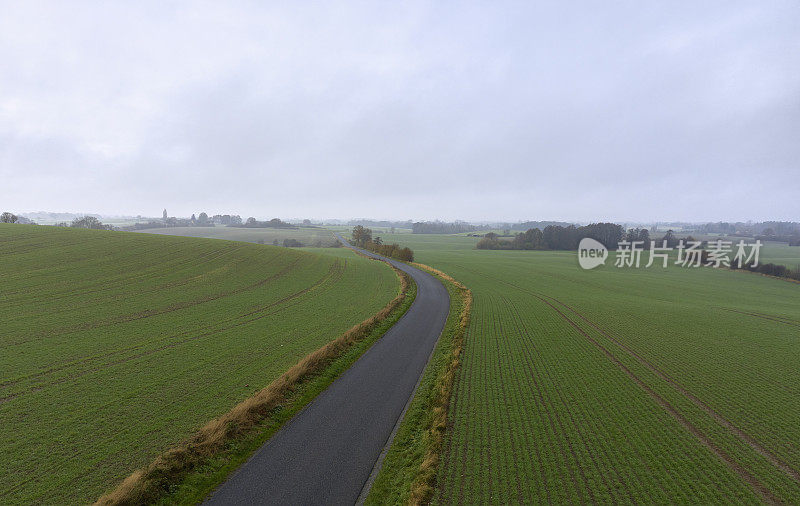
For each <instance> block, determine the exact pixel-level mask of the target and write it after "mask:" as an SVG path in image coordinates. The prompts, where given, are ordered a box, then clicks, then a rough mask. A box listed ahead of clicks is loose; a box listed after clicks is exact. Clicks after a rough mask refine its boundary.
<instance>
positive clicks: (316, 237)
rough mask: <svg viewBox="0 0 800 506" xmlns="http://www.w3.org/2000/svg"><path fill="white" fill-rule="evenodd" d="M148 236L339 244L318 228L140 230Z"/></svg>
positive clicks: (172, 228)
mask: <svg viewBox="0 0 800 506" xmlns="http://www.w3.org/2000/svg"><path fill="white" fill-rule="evenodd" d="M138 232H144V233H148V234H161V235H177V236H181V237H205V238H209V239H227V240H229V241H243V242H254V243H257V244H275V241H277V244H278V245H283V240H284V239H295V240H297V241H300V242H301V243H302V244H303V246H311V247H330V246H334V245H336V244H337V241H336V238H335V237H333V234H331V232H330V230H328V229H325V228H316V227H300V228H243V227H223V226H219V227H170V228H148V229H144V230H139V231H138Z"/></svg>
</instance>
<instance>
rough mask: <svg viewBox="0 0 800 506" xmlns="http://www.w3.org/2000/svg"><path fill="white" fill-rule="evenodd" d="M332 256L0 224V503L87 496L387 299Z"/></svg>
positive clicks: (380, 280) (352, 261)
mask: <svg viewBox="0 0 800 506" xmlns="http://www.w3.org/2000/svg"><path fill="white" fill-rule="evenodd" d="M341 251H342V252H344V250H341ZM335 252H336V253H337V254H336V255H335V256H325V255H319V254H311V253H306V252H303V251H298V250H293V249H287V248H275V247H271V246H259V245H254V244H246V243H241V242H230V241H214V240H205V239H193V238H179V237H165V236H158V235H148V234H133V233H124V232H106V231H94V230H76V229H63V228H54V227H43V226H24V225H0V255H2V257H1V258H2V262H0V283H2V284H1V285H0V286H2V292H1V293H0V301H1V302H2V303H0V318H2V321H3V325H2V327H1V328H0V349H2V353H1V354H0V441H2V450H3V451H2V452H1V453H0V470H2V472H0V498H2V499H0V502H2V503H4V504H9V503H10V504H16V503H51V504H75V503H86V502H90V501H92V500H94V499H96V498H97V497H98V496H99V495H100V494H101V493H102V492H104V491H106V490H108V489H109V488H111V487H113V486H114V485H116V483H117V482H118V481H119V480H121V479H122V478H124V477H125V476H127V475H128V474H129V473H131V472H132V471H133V470H135V469H137V468H139V467H142V466H144V465H146V464H147V463H149V462H150V461H151V460H152V459H153V458H154V457H155V456H156V455H158V454H159V453H160V452H162V451H163V450H165V449H166V448H169V447H170V446H172V445H174V444H176V443H178V442H180V441H181V440H183V439H184V438H186V437H187V436H188V435H189V434H190V433H192V432H193V431H194V430H195V429H196V428H198V427H199V426H201V425H202V424H204V423H205V422H207V421H208V420H210V419H211V418H213V417H215V416H217V415H219V414H221V413H223V412H225V411H227V410H228V409H230V408H231V407H232V406H234V405H235V404H236V403H238V402H240V401H241V400H243V399H244V398H246V397H248V396H249V395H251V394H252V393H253V392H254V391H256V390H258V389H260V388H262V387H264V386H265V385H267V384H268V383H269V382H270V381H271V380H273V379H275V378H276V377H277V376H278V375H280V374H281V373H282V372H283V371H285V370H286V369H288V368H289V367H290V366H292V365H293V364H295V363H296V362H297V361H298V360H299V359H300V358H301V357H303V356H305V355H306V354H307V353H308V352H309V351H311V350H314V349H316V348H318V347H320V346H322V345H323V344H325V343H326V342H328V341H330V340H332V339H333V338H335V337H337V336H338V335H339V334H341V333H342V332H344V331H345V330H347V329H348V328H349V327H351V326H352V325H353V324H355V323H358V322H360V321H362V320H364V319H365V318H367V317H368V316H370V315H372V314H374V313H375V312H376V311H378V310H379V309H380V308H382V307H383V306H384V305H385V304H386V303H387V302H388V301H389V300H390V299H392V298H393V297H394V296H395V295H396V293H397V287H398V282H397V279H396V277H395V275H394V273H393V272H392V271H391V270H390V269H389V268H388V267H386V266H385V265H384V264H381V263H379V262H373V261H369V260H366V259H362V258H360V257H357V256H355V255H353V254H347V255H344V254H340V250H335ZM348 253H349V252H348Z"/></svg>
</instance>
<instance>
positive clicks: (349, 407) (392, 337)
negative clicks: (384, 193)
mask: <svg viewBox="0 0 800 506" xmlns="http://www.w3.org/2000/svg"><path fill="white" fill-rule="evenodd" d="M337 238H338V239H339V240H340V241H341V242H342V243H343V244H344V245H345V246H348V247H352V246H350V245H349V244H348V243H347V242H346V241H345V240H344V239H343V238H342V237H341V236H339V235H338V234H337ZM353 249H357V248H353ZM358 251H360V252H362V253H364V254H367V255H369V256H372V257H376V258H381V259H384V258H383V257H381V256H379V255H376V254H374V253H372V252H369V251H364V250H358ZM385 260H387V261H389V262H390V263H391V264H392V265H394V266H395V267H397V268H398V269H400V270H402V271H404V272H406V273H408V274H409V275H410V276H411V277H412V278H413V279H414V281H415V282H416V284H417V296H416V299H415V300H414V303H413V304H412V305H411V308H409V310H408V311H407V312H406V314H405V315H403V317H402V318H400V320H399V321H398V322H397V323H395V325H394V326H392V328H391V329H389V331H388V332H387V333H386V334H384V336H383V337H381V338H380V339H379V340H378V341H377V342H376V343H375V344H373V345H372V346H371V347H370V349H369V350H367V352H366V353H364V355H362V356H361V358H359V359H358V360H357V361H356V362H355V363H354V364H353V366H352V367H350V369H348V370H347V371H346V372H345V373H344V374H342V375H341V376H340V377H339V378H337V379H336V381H334V382H333V383H332V384H331V385H330V386H329V387H328V388H327V389H326V390H325V391H323V392H322V393H321V394H320V395H318V396H317V398H316V399H314V401H312V402H311V403H310V404H309V405H308V406H306V407H305V408H304V409H303V410H302V411H300V412H299V413H298V414H297V415H295V417H294V418H292V419H291V420H290V421H289V422H287V423H286V425H285V426H284V427H283V428H282V429H281V430H280V431H278V432H277V433H276V434H275V435H274V436H273V437H272V438H271V439H270V440H269V441H268V442H267V443H265V444H264V446H262V447H261V448H259V449H258V450H257V451H256V453H255V454H253V456H252V457H251V458H250V460H248V461H247V462H246V463H245V464H244V465H242V467H240V468H239V469H238V470H237V471H236V472H235V473H234V474H232V475H231V476H230V478H229V479H228V480H227V481H226V482H225V483H223V484H222V485H221V486H220V487H219V488H218V489H217V490H216V491H215V492H214V493H213V494H212V495H211V496H210V497H209V498H208V500H207V501H206V504H211V505H218V504H220V505H221V504H225V505H227V504H281V505H290V504H303V505H308V504H354V503H355V502H356V501H358V499H359V497H360V496H361V494H362V492H365V491H366V490H367V488H368V487H367V486H366V485H367V482H368V481H371V480H370V477H371V474H372V472H373V469H377V467H376V462H378V459H379V457H380V456H381V452H382V450H383V449H384V447H385V446H386V445H387V444H388V443H389V442H390V438H391V437H393V435H394V428H395V426H396V425H397V424H398V422H399V421H400V418H401V417H402V415H403V413H404V411H405V407H406V405H407V403H408V402H409V400H410V399H411V397H412V395H413V394H414V390H415V388H416V386H417V383H418V381H419V378H420V376H421V375H422V372H423V370H424V369H425V365H426V364H427V363H428V359H429V358H430V355H431V353H432V351H433V348H434V346H435V345H436V341H437V340H438V338H439V335H440V334H441V332H442V329H443V328H444V324H445V320H447V314H448V311H449V308H450V297H449V295H448V293H447V290H446V289H445V288H444V286H443V285H442V284H441V282H439V280H438V279H436V278H435V277H433V276H431V275H430V274H428V273H426V272H423V271H421V270H419V269H416V268H414V267H411V266H409V265H407V264H404V263H402V262H397V261H394V260H391V259H385Z"/></svg>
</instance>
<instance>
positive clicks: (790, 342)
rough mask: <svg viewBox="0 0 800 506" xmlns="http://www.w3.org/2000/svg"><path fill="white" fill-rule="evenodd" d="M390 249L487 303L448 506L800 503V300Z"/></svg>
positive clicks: (732, 283)
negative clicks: (481, 504)
mask: <svg viewBox="0 0 800 506" xmlns="http://www.w3.org/2000/svg"><path fill="white" fill-rule="evenodd" d="M385 240H400V241H402V243H403V245H406V246H410V247H411V248H413V249H414V250H415V254H416V258H417V259H418V261H420V262H422V263H426V264H428V265H431V266H433V267H436V268H438V269H441V270H443V271H445V272H447V273H448V274H450V275H452V276H453V277H455V278H456V279H458V280H460V281H461V282H463V283H464V284H465V285H467V286H468V287H469V288H470V289H472V291H473V296H474V306H473V313H472V322H471V326H470V328H469V331H468V335H467V337H466V340H465V348H464V353H463V357H462V367H461V369H460V377H459V380H458V382H457V387H456V392H455V394H454V397H453V399H452V403H451V406H450V421H449V422H450V423H451V424H452V425H451V427H450V428H449V438H448V440H447V442H446V450H445V455H444V459H443V462H442V464H441V465H440V466H439V475H438V487H439V491H438V492H437V494H436V496H435V498H434V501H435V502H438V503H476V502H486V503H509V502H520V503H530V502H558V503H578V502H619V503H634V502H647V503H651V502H653V503H663V504H667V503H672V504H674V503H691V504H699V503H703V504H706V503H738V502H745V503H755V502H774V501H780V502H785V503H798V502H800V473H799V472H798V470H800V444H799V443H798V442H800V368H799V367H798V366H797V365H798V364H800V285H797V284H796V283H790V282H786V281H783V280H777V279H771V278H767V277H764V276H759V275H755V274H751V273H743V272H731V271H727V270H714V269H682V268H678V267H676V266H672V267H670V268H667V269H661V268H650V269H638V270H637V269H617V268H615V267H613V266H612V267H605V268H600V269H597V270H594V271H583V270H581V269H580V268H579V267H578V265H577V259H576V255H575V253H571V252H531V251H479V250H474V249H471V248H473V247H474V243H475V239H472V238H463V237H456V236H411V235H406V236H403V237H392V236H387V237H385Z"/></svg>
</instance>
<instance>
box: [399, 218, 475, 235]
mask: <svg viewBox="0 0 800 506" xmlns="http://www.w3.org/2000/svg"><path fill="white" fill-rule="evenodd" d="M476 230H491V227H489V225H473V224H471V223H467V222H466V221H454V222H445V221H438V220H437V221H418V222H416V223H414V224H412V225H411V232H412V233H414V234H463V233H464V232H475V231H476Z"/></svg>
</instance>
